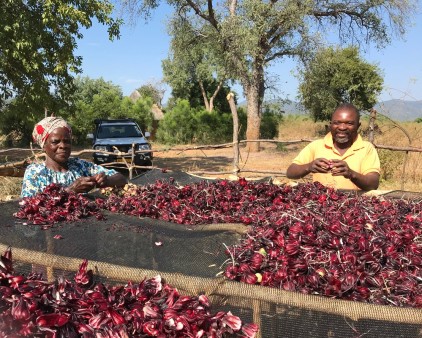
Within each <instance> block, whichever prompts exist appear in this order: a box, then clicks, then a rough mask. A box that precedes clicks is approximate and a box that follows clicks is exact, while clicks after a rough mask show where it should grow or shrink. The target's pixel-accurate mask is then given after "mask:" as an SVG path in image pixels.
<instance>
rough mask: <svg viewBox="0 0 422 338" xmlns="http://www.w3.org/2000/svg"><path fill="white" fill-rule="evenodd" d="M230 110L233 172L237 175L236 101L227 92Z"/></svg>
mask: <svg viewBox="0 0 422 338" xmlns="http://www.w3.org/2000/svg"><path fill="white" fill-rule="evenodd" d="M226 98H227V101H229V106H230V110H231V112H232V117H233V173H234V174H235V175H236V176H237V175H238V174H239V171H240V168H239V154H240V151H239V115H238V113H237V108H236V103H235V102H234V94H233V93H231V92H230V93H229V94H228V95H227V96H226Z"/></svg>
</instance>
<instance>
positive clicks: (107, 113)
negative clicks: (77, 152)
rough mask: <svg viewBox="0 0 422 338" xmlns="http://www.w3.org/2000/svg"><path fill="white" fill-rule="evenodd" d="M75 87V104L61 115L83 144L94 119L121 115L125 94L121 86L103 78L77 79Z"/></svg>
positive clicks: (73, 97) (73, 96)
mask: <svg viewBox="0 0 422 338" xmlns="http://www.w3.org/2000/svg"><path fill="white" fill-rule="evenodd" d="M73 85H74V86H75V92H74V94H73V95H72V97H71V99H72V102H73V104H72V105H71V106H70V107H66V108H65V109H62V110H61V111H60V115H61V116H63V117H64V118H66V119H67V120H68V121H69V123H70V124H71V126H72V129H73V134H74V136H75V138H76V141H77V142H78V143H81V144H82V143H84V141H85V140H86V135H87V133H89V132H91V131H92V128H93V127H94V119H97V118H108V117H116V115H117V114H119V112H120V108H121V105H122V98H123V93H122V90H121V88H120V87H119V86H117V85H115V84H113V83H112V82H110V81H105V80H104V79H103V78H99V79H91V78H89V77H77V78H75V80H74V83H73Z"/></svg>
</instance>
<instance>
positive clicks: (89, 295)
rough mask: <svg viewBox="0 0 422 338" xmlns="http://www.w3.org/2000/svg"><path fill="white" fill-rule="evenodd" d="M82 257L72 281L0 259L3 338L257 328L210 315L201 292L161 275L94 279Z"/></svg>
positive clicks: (204, 333) (250, 333) (246, 332)
mask: <svg viewBox="0 0 422 338" xmlns="http://www.w3.org/2000/svg"><path fill="white" fill-rule="evenodd" d="M87 264H88V262H87V261H86V260H85V261H83V263H82V264H81V265H80V268H79V271H78V272H77V274H76V275H75V278H74V280H73V281H69V280H65V279H63V278H60V279H58V280H57V281H56V282H55V283H48V282H46V281H44V280H42V279H41V278H40V276H39V275H37V274H34V273H31V274H29V275H28V276H24V275H18V274H15V273H14V272H13V266H12V252H11V250H10V249H8V250H7V251H6V252H5V253H4V254H3V255H2V256H1V257H0V336H1V337H41V336H42V337H66V338H72V337H86V338H90V337H92V338H94V337H95V338H101V337H104V338H105V337H109V338H111V337H113V338H126V337H192V338H194V337H195V338H200V337H221V336H223V335H224V334H225V333H229V334H236V335H238V336H241V337H255V335H256V332H257V331H258V327H257V326H256V325H255V324H246V323H242V321H241V320H240V319H239V317H237V316H235V315H233V314H231V313H230V312H227V313H226V312H217V313H215V314H211V313H210V305H209V301H208V298H207V297H206V296H205V295H200V296H198V297H190V296H183V295H180V294H179V292H178V291H177V289H175V288H173V287H171V286H170V285H168V284H166V283H165V282H164V281H163V280H162V279H161V277H160V276H156V277H154V278H151V279H145V280H143V281H142V282H140V283H139V284H132V283H128V284H127V285H125V286H109V287H107V286H106V285H104V284H102V283H94V281H93V275H92V271H91V270H88V269H87Z"/></svg>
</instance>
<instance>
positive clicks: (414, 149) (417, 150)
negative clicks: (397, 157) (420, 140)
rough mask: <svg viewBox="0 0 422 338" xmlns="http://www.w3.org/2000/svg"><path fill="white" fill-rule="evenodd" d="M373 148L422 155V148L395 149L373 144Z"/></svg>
mask: <svg viewBox="0 0 422 338" xmlns="http://www.w3.org/2000/svg"><path fill="white" fill-rule="evenodd" d="M374 147H375V148H378V149H388V150H396V151H413V152H416V153H422V148H416V147H395V146H386V145H383V144H376V143H374Z"/></svg>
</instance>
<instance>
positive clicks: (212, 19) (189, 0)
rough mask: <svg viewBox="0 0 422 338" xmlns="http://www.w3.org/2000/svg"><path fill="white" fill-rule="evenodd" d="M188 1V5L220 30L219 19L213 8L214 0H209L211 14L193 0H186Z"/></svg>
mask: <svg viewBox="0 0 422 338" xmlns="http://www.w3.org/2000/svg"><path fill="white" fill-rule="evenodd" d="M186 2H187V3H188V5H189V6H190V7H191V8H192V9H193V10H194V11H195V13H196V14H197V15H198V16H200V17H201V18H202V19H204V20H205V21H208V22H209V23H210V24H211V25H212V26H213V27H214V28H215V29H217V31H218V24H217V20H216V19H215V16H214V10H213V8H212V0H208V12H209V14H208V15H206V14H205V13H204V12H203V11H202V10H201V8H200V7H199V6H198V5H197V4H196V3H195V2H193V1H192V0H186Z"/></svg>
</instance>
